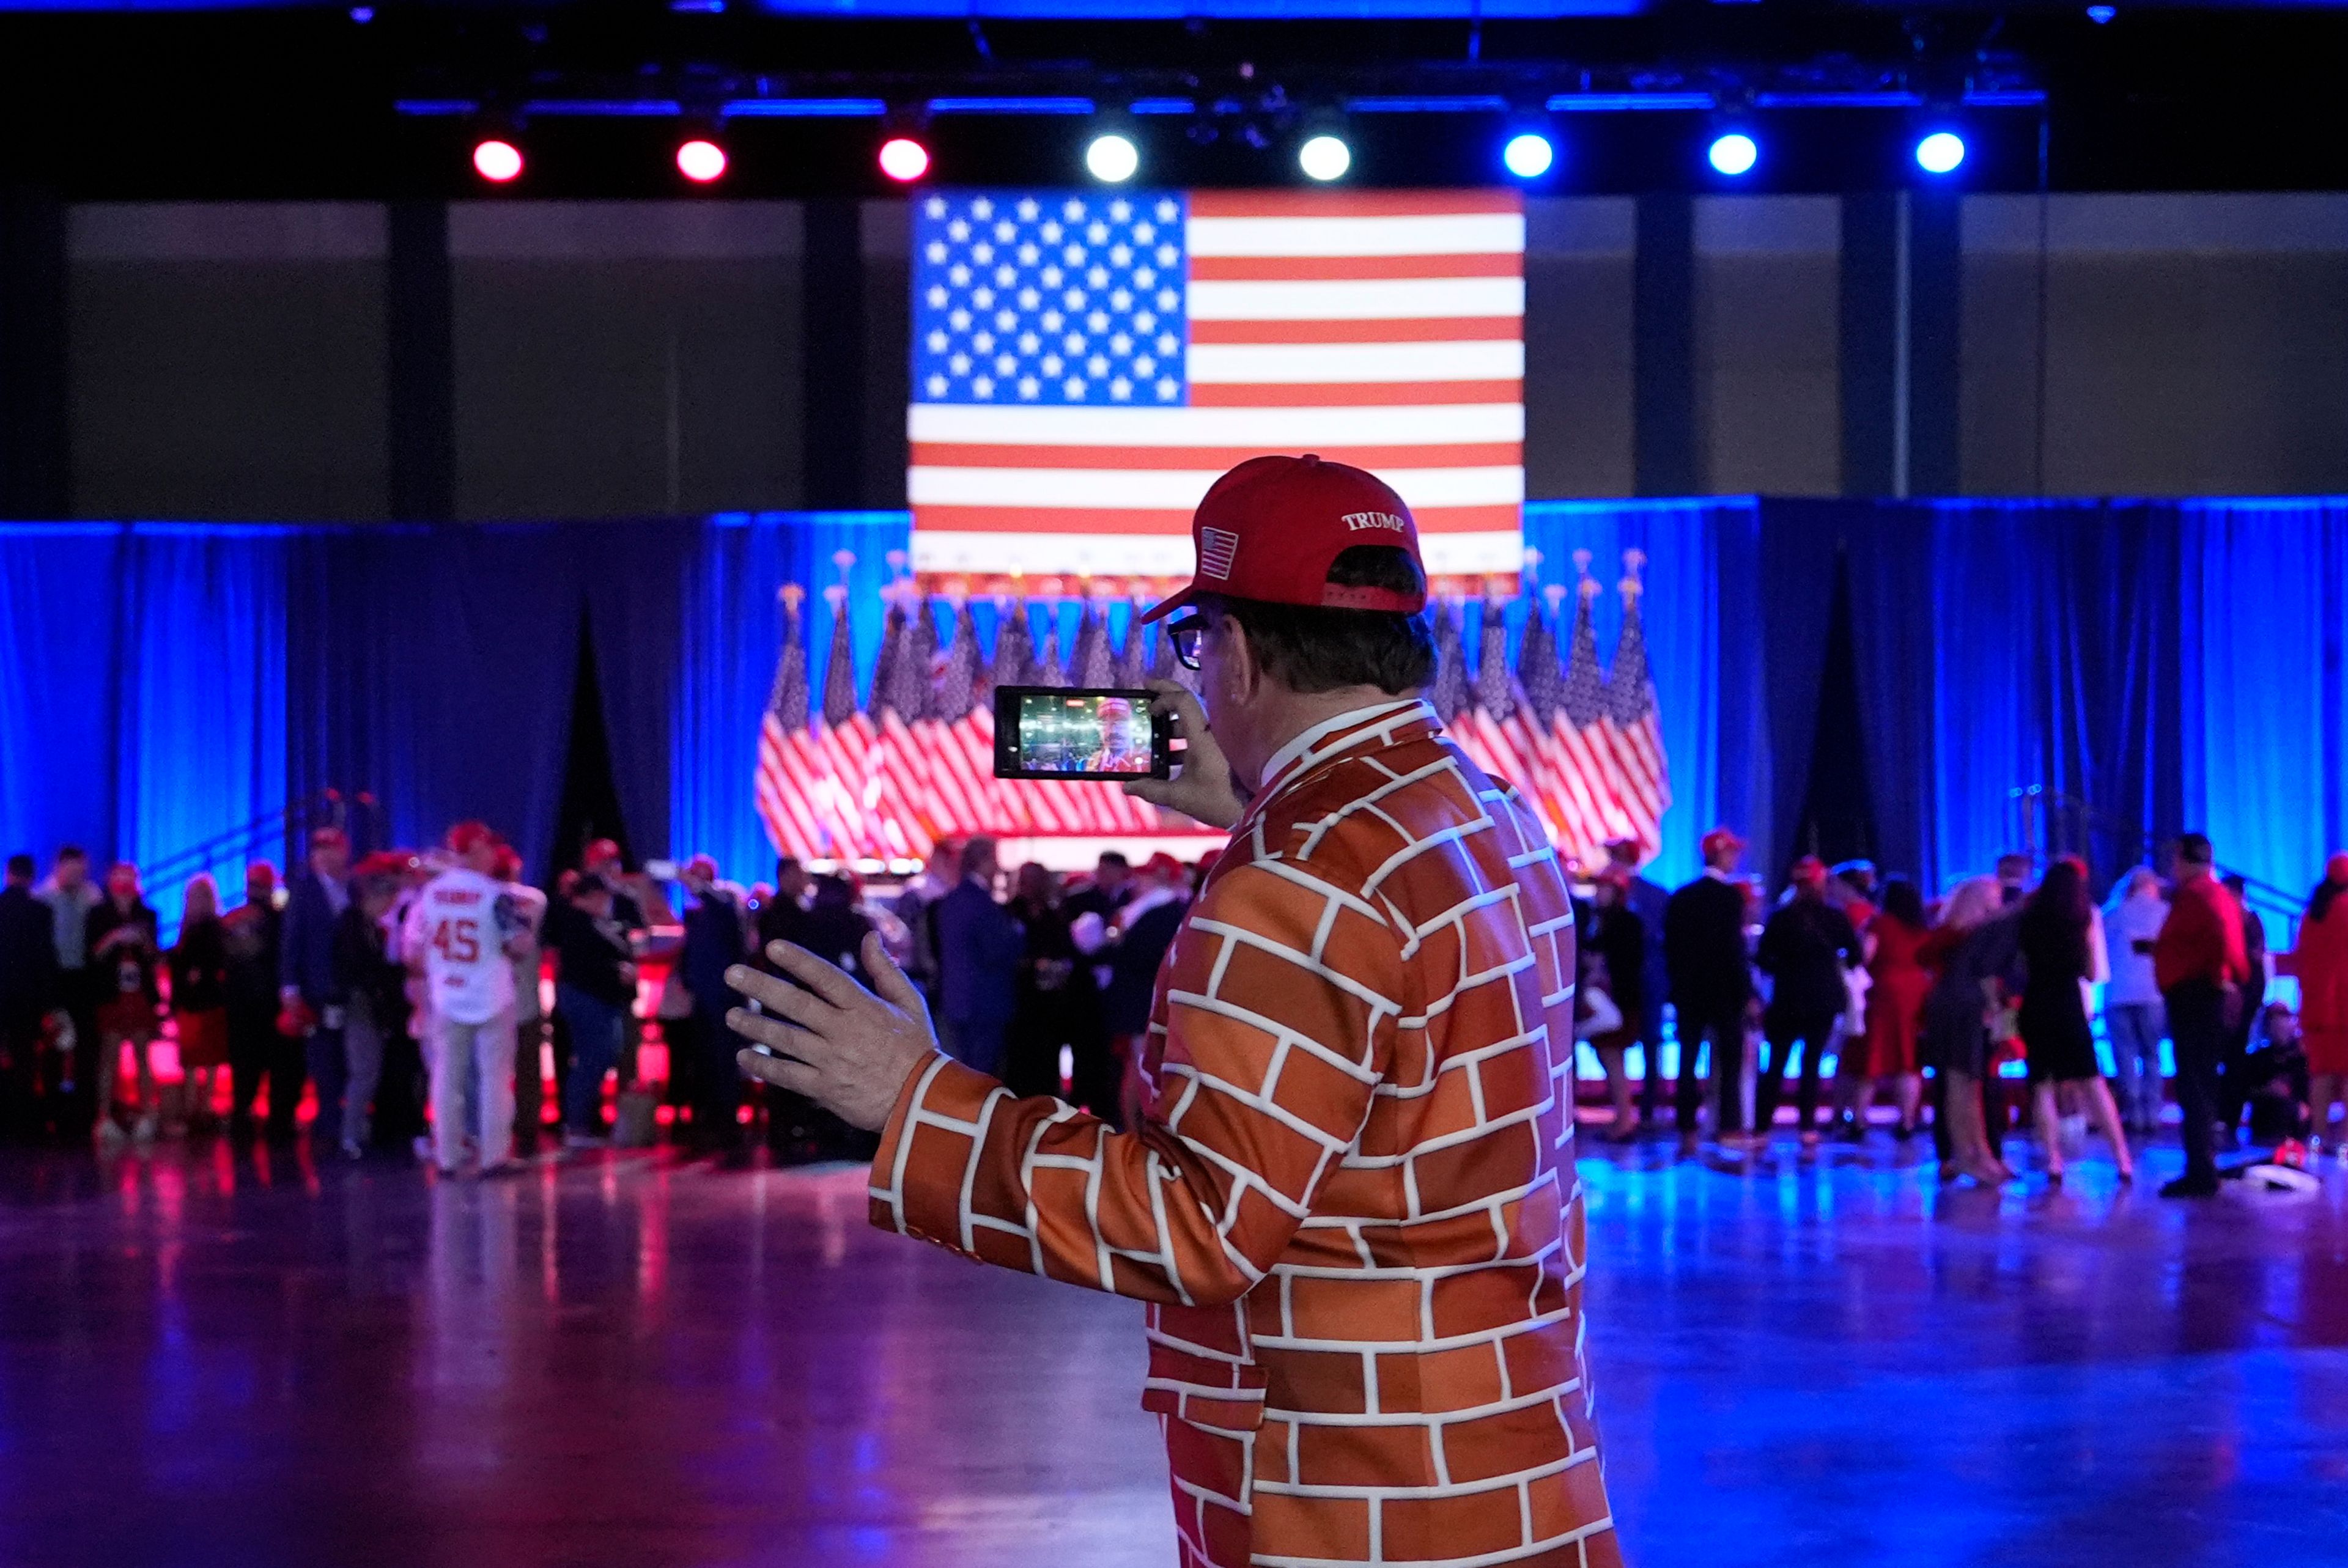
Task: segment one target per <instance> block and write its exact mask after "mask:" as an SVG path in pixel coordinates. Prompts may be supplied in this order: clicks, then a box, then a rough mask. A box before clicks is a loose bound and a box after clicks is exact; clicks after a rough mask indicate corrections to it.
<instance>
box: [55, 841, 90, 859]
mask: <svg viewBox="0 0 2348 1568" xmlns="http://www.w3.org/2000/svg"><path fill="white" fill-rule="evenodd" d="M57 858H58V859H59V860H88V858H89V851H88V850H87V849H84V848H83V847H82V846H81V845H78V844H61V845H57Z"/></svg>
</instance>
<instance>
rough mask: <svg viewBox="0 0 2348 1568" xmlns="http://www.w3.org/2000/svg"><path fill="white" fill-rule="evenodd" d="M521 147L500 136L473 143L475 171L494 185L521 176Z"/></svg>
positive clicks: (502, 183)
mask: <svg viewBox="0 0 2348 1568" xmlns="http://www.w3.org/2000/svg"><path fill="white" fill-rule="evenodd" d="M521 164H522V159H521V149H520V148H518V147H516V146H515V145H514V144H513V143H511V142H510V141H507V140H505V139H504V138H500V137H494V136H492V137H485V138H482V139H481V140H479V141H477V142H475V143H474V144H473V172H474V173H476V174H478V175H479V176H480V177H481V178H482V179H486V180H488V181H489V183H490V184H492V185H504V184H506V183H508V182H509V181H511V180H514V179H520V178H521Z"/></svg>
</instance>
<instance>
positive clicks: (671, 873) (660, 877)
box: [644, 860, 676, 882]
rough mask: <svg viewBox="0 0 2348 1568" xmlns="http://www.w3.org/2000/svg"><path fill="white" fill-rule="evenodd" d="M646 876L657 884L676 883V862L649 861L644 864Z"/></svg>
mask: <svg viewBox="0 0 2348 1568" xmlns="http://www.w3.org/2000/svg"><path fill="white" fill-rule="evenodd" d="M644 875H645V876H649V877H651V878H652V879H653V880H654V881H655V882H674V881H675V880H676V862H675V861H674V860H647V861H645V862H644Z"/></svg>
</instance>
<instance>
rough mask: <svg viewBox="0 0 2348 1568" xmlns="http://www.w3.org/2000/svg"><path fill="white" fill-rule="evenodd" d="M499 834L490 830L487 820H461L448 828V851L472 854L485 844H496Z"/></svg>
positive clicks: (455, 853)
mask: <svg viewBox="0 0 2348 1568" xmlns="http://www.w3.org/2000/svg"><path fill="white" fill-rule="evenodd" d="M497 841H498V835H496V834H494V833H492V832H490V831H489V824H488V823H486V822H471V821H468V822H460V823H458V824H457V825H456V826H454V827H452V828H450V829H449V830H448V853H449V854H451V855H470V854H472V853H473V851H474V850H476V849H479V847H480V846H481V845H484V844H495V843H496V842H497Z"/></svg>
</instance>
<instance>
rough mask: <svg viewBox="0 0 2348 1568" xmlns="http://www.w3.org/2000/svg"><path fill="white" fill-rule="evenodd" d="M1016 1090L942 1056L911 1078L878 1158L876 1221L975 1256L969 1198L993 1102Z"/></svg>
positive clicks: (874, 1162) (874, 1173)
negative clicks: (968, 1233) (971, 1175)
mask: <svg viewBox="0 0 2348 1568" xmlns="http://www.w3.org/2000/svg"><path fill="white" fill-rule="evenodd" d="M1010 1093H1011V1091H1009V1090H1007V1089H1005V1088H1004V1087H1003V1085H1002V1084H1001V1083H999V1082H997V1081H994V1079H992V1078H990V1077H988V1076H987V1075H986V1074H985V1073H983V1072H980V1071H976V1070H975V1069H973V1068H969V1067H965V1066H963V1064H962V1063H961V1062H958V1061H954V1060H953V1058H951V1057H948V1056H946V1055H944V1054H942V1053H941V1054H939V1055H936V1056H932V1058H931V1059H930V1060H929V1061H927V1062H926V1063H924V1064H923V1065H922V1066H921V1067H919V1068H917V1069H915V1070H914V1071H913V1072H912V1073H911V1074H910V1075H908V1076H907V1078H906V1080H905V1087H904V1088H903V1089H902V1090H901V1091H899V1093H898V1096H897V1104H896V1108H895V1109H894V1110H893V1111H891V1112H890V1114H889V1120H888V1122H887V1123H886V1124H885V1125H884V1126H883V1127H882V1128H881V1130H880V1151H879V1152H878V1153H875V1154H874V1155H873V1157H872V1182H871V1188H870V1192H871V1219H872V1223H873V1224H874V1225H877V1226H879V1227H880V1229H882V1230H888V1231H895V1232H897V1233H898V1234H900V1235H909V1236H913V1237H916V1238H918V1239H919V1240H922V1241H929V1242H935V1243H937V1244H938V1245H941V1246H946V1247H951V1248H953V1250H954V1251H956V1252H961V1253H967V1252H969V1250H970V1245H969V1239H968V1237H967V1236H966V1235H965V1232H966V1230H967V1228H968V1227H967V1226H966V1225H965V1224H964V1214H963V1190H964V1187H965V1184H966V1179H967V1175H968V1173H969V1172H970V1171H971V1169H972V1167H973V1165H974V1164H975V1163H976V1162H977V1161H978V1160H979V1158H980V1157H981V1153H982V1151H981V1148H980V1143H979V1140H980V1134H981V1131H982V1128H983V1122H984V1118H985V1111H986V1104H987V1102H988V1101H989V1100H992V1099H994V1097H995V1096H997V1095H1001V1096H1003V1097H1004V1098H1006V1099H1007V1098H1009V1097H1010Z"/></svg>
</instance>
